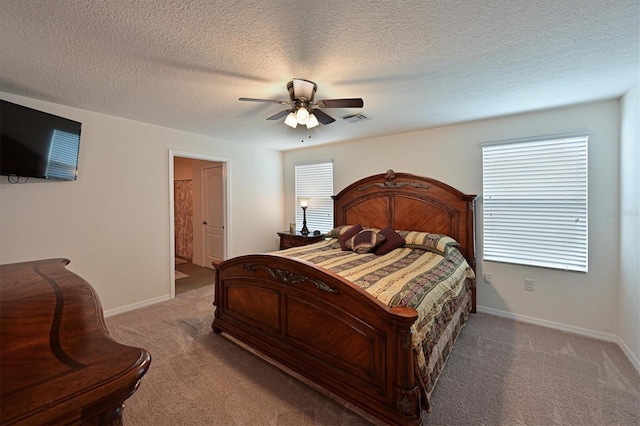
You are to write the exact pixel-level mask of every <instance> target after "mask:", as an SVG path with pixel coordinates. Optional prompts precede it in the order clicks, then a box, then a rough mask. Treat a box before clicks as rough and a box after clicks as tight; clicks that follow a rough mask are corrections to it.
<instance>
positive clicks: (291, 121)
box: [284, 111, 298, 129]
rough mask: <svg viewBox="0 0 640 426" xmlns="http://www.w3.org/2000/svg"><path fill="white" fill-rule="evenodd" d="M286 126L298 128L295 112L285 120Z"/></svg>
mask: <svg viewBox="0 0 640 426" xmlns="http://www.w3.org/2000/svg"><path fill="white" fill-rule="evenodd" d="M284 124H286V125H287V126H289V127H292V128H294V129H295V128H296V127H298V120H297V119H296V115H295V114H294V113H293V111H292V112H290V113H289V115H287V118H285V120H284Z"/></svg>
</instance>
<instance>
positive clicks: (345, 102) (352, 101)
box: [316, 98, 364, 108]
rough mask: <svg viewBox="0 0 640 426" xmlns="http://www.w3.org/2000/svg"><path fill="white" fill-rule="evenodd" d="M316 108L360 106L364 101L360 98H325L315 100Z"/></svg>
mask: <svg viewBox="0 0 640 426" xmlns="http://www.w3.org/2000/svg"><path fill="white" fill-rule="evenodd" d="M316 106H317V107H318V108H362V107H363V106H364V101H363V100H362V98H348V99H325V100H322V101H318V102H316Z"/></svg>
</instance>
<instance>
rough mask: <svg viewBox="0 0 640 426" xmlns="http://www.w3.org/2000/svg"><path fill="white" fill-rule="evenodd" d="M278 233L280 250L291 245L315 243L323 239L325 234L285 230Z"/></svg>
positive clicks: (298, 245)
mask: <svg viewBox="0 0 640 426" xmlns="http://www.w3.org/2000/svg"><path fill="white" fill-rule="evenodd" d="M278 235H279V236H280V250H284V249H288V248H291V247H300V246H306V245H307V244H313V243H317V242H318V241H322V240H323V239H324V235H325V234H320V235H313V233H311V234H307V235H302V234H301V233H300V232H296V233H295V234H292V233H290V232H287V231H282V232H278Z"/></svg>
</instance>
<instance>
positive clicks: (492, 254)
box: [482, 135, 588, 272]
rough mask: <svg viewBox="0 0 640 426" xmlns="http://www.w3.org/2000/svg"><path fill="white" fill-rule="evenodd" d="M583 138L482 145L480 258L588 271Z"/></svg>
mask: <svg viewBox="0 0 640 426" xmlns="http://www.w3.org/2000/svg"><path fill="white" fill-rule="evenodd" d="M587 144H588V135H579V136H576V135H573V136H571V137H556V138H547V139H542V140H540V139H539V140H526V141H511V142H504V143H487V144H483V145H482V171H483V182H482V185H483V192H484V196H483V206H484V210H483V253H484V257H483V258H484V260H493V261H498V262H508V263H516V264H522V265H532V266H541V267H547V268H557V269H563V270H569V271H580V272H587V270H588V256H587V248H588V244H587V243H588V239H587V230H588V223H587V184H588V182H587Z"/></svg>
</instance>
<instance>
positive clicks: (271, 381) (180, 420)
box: [106, 286, 640, 426]
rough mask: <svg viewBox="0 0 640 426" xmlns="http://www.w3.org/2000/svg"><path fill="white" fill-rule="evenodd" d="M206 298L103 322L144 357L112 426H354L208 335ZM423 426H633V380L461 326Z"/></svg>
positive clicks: (513, 336) (621, 366) (639, 413)
mask: <svg viewBox="0 0 640 426" xmlns="http://www.w3.org/2000/svg"><path fill="white" fill-rule="evenodd" d="M212 300H213V286H207V287H204V288H201V289H196V290H192V291H188V292H186V293H183V294H180V295H179V296H178V297H177V298H176V299H174V300H171V301H168V302H164V303H161V304H157V305H154V306H149V307H146V308H142V309H139V310H136V311H131V312H127V313H124V314H121V315H117V316H113V317H110V318H107V320H106V322H107V326H108V328H109V330H110V332H111V334H112V335H113V337H114V338H115V339H116V340H118V341H120V342H123V343H125V344H130V345H139V346H143V347H145V348H147V349H148V350H149V351H150V352H151V356H152V362H151V367H150V369H149V371H148V373H147V374H146V375H145V376H144V377H143V379H142V382H141V384H140V388H139V389H138V391H137V392H136V393H135V394H134V395H133V396H132V397H131V398H130V399H129V400H127V402H126V408H125V410H124V421H125V424H126V425H128V426H136V425H155V426H164V425H363V424H368V422H367V421H366V420H365V419H363V418H362V417H359V416H358V415H356V414H354V413H353V412H351V411H350V410H348V409H346V408H345V407H343V406H341V405H339V404H338V403H336V402H334V401H333V400H331V399H329V398H327V397H326V396H324V395H322V394H320V393H319V392H317V391H315V390H313V389H312V388H310V387H308V386H306V385H304V384H303V383H301V382H300V381H298V380H296V379H293V378H292V377H290V376H289V375H287V374H285V373H283V372H281V371H280V370H278V369H277V368H275V367H273V366H272V365H270V364H268V363H267V362H265V361H263V360H261V359H260V358H258V357H256V356H255V355H253V354H251V353H250V352H248V351H246V350H244V349H242V348H240V347H239V346H238V345H236V344H234V343H233V342H231V341H230V340H229V339H226V338H224V337H222V336H220V335H217V334H214V333H213V332H212V331H211V320H212V319H213V306H212V304H211V302H212ZM431 402H432V407H433V412H432V413H431V414H428V415H424V416H423V424H425V425H580V426H582V425H638V424H639V423H640V408H639V407H640V375H638V373H637V372H636V371H635V369H634V368H633V366H632V365H631V364H630V362H629V361H628V360H627V358H626V357H625V355H624V354H623V353H622V351H621V350H620V348H619V347H618V346H617V345H615V344H613V343H609V342H603V341H598V340H594V339H589V338H585V337H582V336H578V335H574V334H570V333H565V332H560V331H557V330H552V329H547V328H543V327H539V326H535V325H531V324H526V323H521V322H515V321H512V320H508V319H504V318H500V317H496V316H491V315H487V314H475V315H471V316H470V319H469V321H468V323H467V325H466V326H465V327H464V328H463V330H462V333H461V334H460V337H459V338H458V342H457V343H456V346H455V347H454V350H453V352H452V354H451V356H450V358H449V361H448V362H447V364H446V366H445V369H444V371H443V373H442V375H441V377H440V379H439V381H438V384H437V385H436V388H435V391H434V392H433V394H432V401H431Z"/></svg>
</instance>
